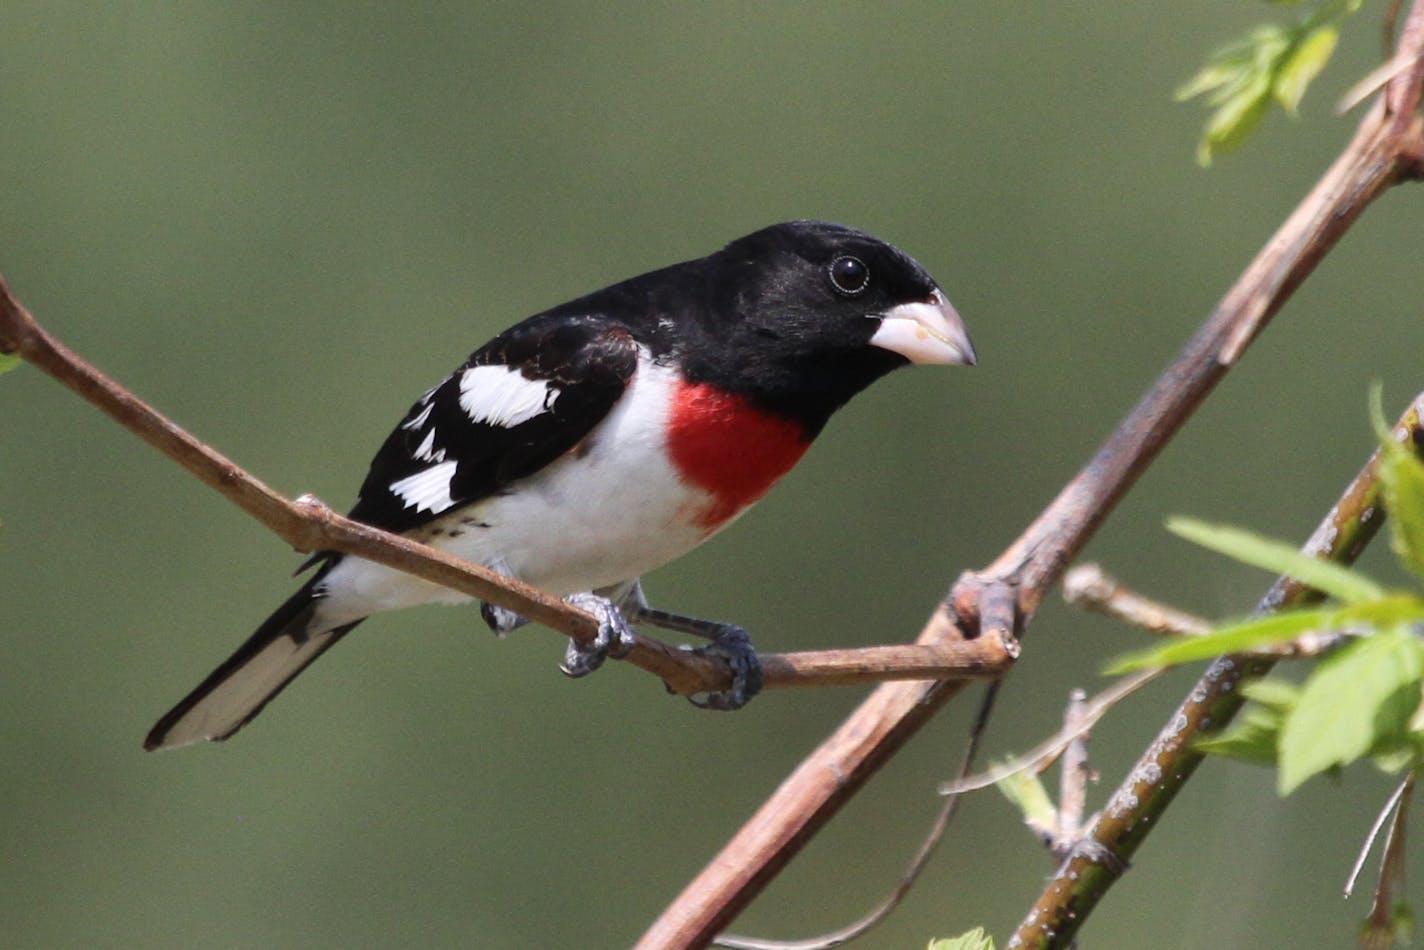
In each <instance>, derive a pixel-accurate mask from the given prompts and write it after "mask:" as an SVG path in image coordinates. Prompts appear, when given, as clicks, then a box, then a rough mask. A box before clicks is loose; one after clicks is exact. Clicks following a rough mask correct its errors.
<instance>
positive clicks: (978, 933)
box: [929, 927, 994, 950]
mask: <svg viewBox="0 0 1424 950" xmlns="http://www.w3.org/2000/svg"><path fill="white" fill-rule="evenodd" d="M929 950H994V939H993V938H992V937H990V936H989V935H988V934H986V933H985V932H984V928H983V927H975V928H974V929H973V930H971V931H969V932H968V933H962V934H960V935H959V936H958V937H945V938H943V939H941V940H931V941H930V945H929Z"/></svg>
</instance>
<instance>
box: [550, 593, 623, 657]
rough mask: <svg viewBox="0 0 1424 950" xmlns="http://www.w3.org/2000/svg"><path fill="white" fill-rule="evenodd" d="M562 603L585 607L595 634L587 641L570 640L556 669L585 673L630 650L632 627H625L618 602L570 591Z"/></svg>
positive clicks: (581, 608)
mask: <svg viewBox="0 0 1424 950" xmlns="http://www.w3.org/2000/svg"><path fill="white" fill-rule="evenodd" d="M564 601H565V603H568V604H570V605H571V606H574V607H577V608H579V609H580V610H587V611H588V612H589V613H591V614H593V615H594V616H595V617H597V618H598V636H597V637H595V638H594V639H593V640H591V641H589V642H588V643H581V642H580V641H578V640H570V641H569V645H568V647H567V648H566V649H565V650H564V662H562V663H560V664H559V669H561V670H563V671H564V675H566V676H574V677H578V676H587V675H588V674H590V673H592V672H593V671H594V670H596V669H598V668H599V667H600V666H602V665H603V661H604V660H606V659H608V658H609V657H610V656H611V657H613V658H614V659H615V660H621V659H622V658H623V657H625V656H627V655H628V651H629V650H631V649H633V642H634V641H633V628H632V627H630V626H628V621H627V620H626V619H624V617H623V612H622V611H620V610H619V609H618V605H617V604H615V603H614V602H613V601H611V600H609V599H608V598H607V597H602V596H599V595H598V594H571V595H569V596H568V597H565V598H564Z"/></svg>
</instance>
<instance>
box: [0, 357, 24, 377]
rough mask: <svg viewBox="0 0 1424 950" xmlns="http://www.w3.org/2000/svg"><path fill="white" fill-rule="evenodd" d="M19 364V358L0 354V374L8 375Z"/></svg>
mask: <svg viewBox="0 0 1424 950" xmlns="http://www.w3.org/2000/svg"><path fill="white" fill-rule="evenodd" d="M20 363H21V360H20V358H19V357H18V356H15V355H14V354H13V353H0V373H8V372H10V370H12V369H14V368H15V367H16V366H19V365H20Z"/></svg>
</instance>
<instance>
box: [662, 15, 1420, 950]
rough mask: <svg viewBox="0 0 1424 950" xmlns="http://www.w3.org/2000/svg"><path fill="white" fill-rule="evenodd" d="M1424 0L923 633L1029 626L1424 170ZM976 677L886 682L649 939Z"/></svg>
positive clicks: (825, 807) (786, 840) (707, 911)
mask: <svg viewBox="0 0 1424 950" xmlns="http://www.w3.org/2000/svg"><path fill="white" fill-rule="evenodd" d="M1421 48H1424V0H1416V3H1415V6H1414V8H1413V10H1412V12H1411V13H1410V15H1409V20H1408V22H1407V24H1406V26H1405V29H1404V31H1403V33H1402V35H1401V40H1400V47H1399V49H1400V51H1401V52H1403V53H1405V54H1406V55H1410V56H1412V57H1413V62H1414V66H1413V67H1412V68H1411V69H1409V70H1407V71H1405V72H1403V73H1400V74H1398V75H1396V76H1395V77H1394V78H1393V79H1391V80H1390V83H1389V86H1388V87H1387V88H1386V90H1385V99H1386V100H1387V102H1388V108H1386V107H1385V105H1384V104H1383V103H1381V104H1378V105H1377V106H1376V107H1375V108H1374V110H1373V111H1372V112H1370V113H1369V115H1368V116H1366V118H1365V120H1364V121H1363V122H1362V124H1361V126H1360V129H1359V131H1358V133H1357V134H1356V136H1355V138H1354V140H1353V141H1352V142H1351V143H1350V144H1349V146H1347V147H1346V149H1345V151H1344V153H1343V154H1342V155H1341V157H1340V158H1339V159H1338V160H1337V162H1336V163H1335V165H1334V166H1332V167H1331V169H1330V170H1329V171H1328V172H1327V173H1326V174H1325V176H1324V177H1323V178H1322V179H1321V180H1320V182H1319V183H1318V184H1317V185H1316V187H1315V188H1314V189H1313V190H1312V191H1311V192H1310V194H1309V195H1307V196H1306V198H1305V199H1304V201H1302V202H1301V204H1300V206H1299V207H1298V208H1297V209H1296V211H1295V212H1294V213H1293V214H1292V215H1291V216H1290V217H1289V218H1288V219H1287V220H1286V222H1285V223H1284V224H1283V225H1282V226H1281V228H1280V229H1279V230H1278V231H1277V232H1276V234H1275V236H1274V237H1272V238H1271V240H1270V241H1269V242H1267V244H1266V246H1265V247H1264V248H1263V249H1262V250H1261V251H1260V253H1259V254H1258V255H1257V257H1256V259H1255V261H1253V262H1252V264H1251V265H1250V267H1248V268H1247V270H1246V271H1245V272H1244V273H1243V274H1242V276H1241V277H1240V279H1239V280H1238V281H1237V282H1236V284H1235V286H1233V287H1232V288H1231V290H1230V291H1228V292H1227V294H1226V296H1225V297H1224V298H1222V300H1221V302H1220V303H1219V304H1218V305H1217V307H1216V309H1215V310H1214V311H1213V312H1212V314H1211V315H1210V316H1209V317H1208V319H1207V320H1206V322H1205V323H1204V324H1203V326H1202V327H1201V328H1200V329H1199V330H1198V331H1197V333H1196V335H1195V336H1193V337H1192V339H1191V340H1190V341H1189V342H1188V343H1187V345H1186V346H1185V348H1184V349H1183V350H1182V352H1181V353H1180V354H1179V355H1178V356H1177V358H1176V359H1175V360H1174V361H1173V362H1172V364H1171V365H1170V366H1169V367H1168V368H1167V369H1166V371H1165V372H1163V374H1162V375H1161V376H1160V377H1159V379H1158V381H1157V383H1156V384H1155V385H1154V386H1153V387H1152V388H1151V389H1150V390H1149V391H1148V393H1147V394H1146V396H1144V397H1143V399H1142V401H1141V402H1140V403H1138V405H1137V407H1136V408H1134V409H1133V410H1132V412H1130V413H1129V414H1128V416H1127V417H1126V418H1125V419H1124V420H1123V421H1122V422H1121V423H1120V424H1119V425H1118V428H1117V429H1116V431H1115V432H1114V433H1113V434H1112V435H1111V436H1110V437H1109V438H1108V440H1107V442H1105V443H1104V444H1103V446H1102V447H1101V448H1100V449H1099V450H1098V452H1097V454H1096V455H1094V456H1093V457H1092V459H1091V460H1090V461H1089V462H1088V464H1087V465H1086V466H1085V467H1084V469H1083V470H1082V472H1080V473H1079V474H1078V475H1077V476H1076V477H1075V478H1074V479H1073V480H1072V481H1071V482H1069V483H1068V485H1067V486H1066V487H1065V488H1064V489H1063V491H1062V492H1061V493H1060V494H1059V496H1058V497H1057V498H1056V499H1055V500H1054V501H1053V502H1052V503H1051V504H1050V505H1049V506H1048V508H1047V509H1045V510H1044V512H1043V514H1041V515H1040V516H1039V518H1038V519H1037V520H1036V521H1035V522H1034V523H1033V524H1032V525H1030V526H1029V528H1028V529H1027V530H1026V531H1025V532H1024V533H1023V535H1022V536H1020V538H1019V539H1018V540H1017V541H1015V542H1014V543H1013V544H1012V545H1010V546H1009V548H1008V549H1007V550H1006V551H1005V552H1004V553H1003V554H1002V555H1001V556H1000V557H999V559H998V560H996V561H995V562H994V563H993V564H992V565H990V566H989V567H988V568H986V569H985V570H984V571H982V572H978V573H974V572H971V573H966V574H965V575H963V576H962V577H961V578H960V579H959V581H958V582H956V584H955V586H954V588H953V590H952V591H951V592H950V597H949V602H948V603H946V604H941V605H940V606H939V608H938V609H937V610H936V611H935V612H934V614H933V615H932V616H931V617H930V619H929V621H928V622H927V624H926V626H925V628H924V630H923V631H922V632H921V634H920V636H919V638H918V640H917V641H916V642H918V643H923V644H931V643H952V642H956V641H963V640H965V639H967V638H970V637H972V636H973V635H974V634H975V633H976V632H979V633H984V632H991V633H993V634H995V635H997V636H1008V635H1011V634H1013V633H1015V632H1022V631H1023V629H1024V627H1025V626H1026V625H1027V623H1028V622H1029V620H1030V619H1031V618H1032V616H1033V614H1034V612H1035V611H1036V609H1037V607H1038V605H1039V603H1040V602H1041V601H1042V599H1043V597H1044V594H1045V593H1046V592H1047V590H1048V589H1049V588H1050V587H1051V586H1052V585H1053V584H1054V583H1055V582H1056V581H1057V580H1058V578H1059V577H1060V576H1061V575H1062V573H1063V571H1064V569H1065V568H1066V567H1067V565H1068V563H1069V562H1070V561H1071V560H1072V559H1073V558H1074V557H1075V556H1076V555H1077V553H1078V552H1079V551H1080V550H1081V549H1082V547H1083V546H1084V545H1085V544H1086V543H1087V542H1088V539H1089V538H1091V537H1092V535H1093V534H1094V533H1095V531H1096V530H1097V528H1098V527H1099V525H1101V524H1102V522H1103V520H1104V519H1106V518H1107V516H1108V514H1109V513H1110V512H1111V511H1112V509H1113V508H1114V506H1115V505H1116V504H1117V502H1118V501H1119V500H1120V499H1121V498H1122V496H1123V495H1124V494H1125V493H1126V492H1127V491H1128V489H1129V488H1131V487H1132V485H1133V483H1134V482H1135V481H1136V480H1137V477H1138V476H1139V475H1140V474H1141V473H1142V472H1143V471H1144V470H1145V469H1146V468H1147V466H1148V465H1149V464H1151V462H1152V460H1153V459H1154V458H1155V457H1156V456H1157V453H1158V452H1160V451H1161V449H1162V447H1163V446H1165V445H1166V444H1167V442H1168V441H1169V440H1170V439H1171V438H1172V436H1173V435H1175V434H1176V432H1177V430H1178V429H1180V428H1181V426H1182V425H1183V424H1184V423H1185V422H1186V420H1187V419H1188V418H1189V417H1190V416H1191V414H1192V412H1193V411H1194V410H1195V409H1196V408H1197V406H1198V405H1200V404H1201V402H1202V401H1203V400H1204V399H1205V398H1206V396H1207V395H1208V394H1209V393H1210V392H1211V390H1212V388H1213V387H1215V385H1216V384H1217V382H1219V381H1220V380H1221V378H1222V376H1224V375H1225V374H1226V372H1227V371H1228V370H1229V369H1230V368H1231V367H1232V366H1233V365H1235V362H1236V360H1237V359H1238V358H1239V357H1240V356H1241V354H1242V352H1243V351H1244V350H1245V349H1246V347H1247V346H1249V345H1250V343H1251V341H1252V340H1254V339H1255V338H1256V336H1257V335H1258V334H1259V333H1260V332H1261V330H1263V329H1264V328H1265V325H1266V323H1267V322H1268V321H1269V320H1270V318H1271V317H1272V316H1274V315H1275V313H1276V312H1277V311H1278V310H1279V309H1280V308H1281V307H1282V306H1283V305H1284V304H1285V302H1286V300H1288V299H1289V298H1290V296H1291V294H1292V293H1293V292H1294V291H1295V289H1296V288H1297V287H1299V286H1300V284H1301V282H1302V281H1304V280H1305V278H1306V276H1308V275H1309V274H1310V273H1311V271H1312V270H1314V268H1315V266H1316V265H1317V264H1318V263H1319V262H1320V260H1321V259H1322V258H1323V257H1324V256H1325V254H1326V253H1327V252H1328V251H1329V250H1330V249H1331V248H1332V247H1334V246H1335V244H1336V242H1337V241H1339V240H1340V238H1341V237H1342V236H1343V235H1344V234H1345V232H1346V231H1347V230H1348V229H1349V227H1350V225H1351V224H1353V223H1354V221H1355V219H1356V218H1358V217H1359V216H1360V214H1361V213H1362V212H1363V211H1364V209H1365V208H1366V207H1367V206H1368V205H1369V204H1370V203H1371V202H1372V201H1374V199H1375V198H1377V197H1379V196H1380V195H1381V194H1383V193H1384V192H1385V191H1386V190H1388V189H1389V188H1390V187H1391V186H1392V185H1395V184H1398V183H1400V182H1402V181H1405V180H1408V179H1410V178H1418V177H1421V176H1424V144H1422V143H1424V139H1421V137H1420V133H1419V118H1418V116H1417V114H1416V109H1417V107H1418V104H1419V90H1420V82H1421V71H1424V69H1421V65H1420V61H1419V59H1420V51H1421ZM964 685H965V684H964V681H962V680H948V681H942V682H938V683H934V684H929V685H924V684H887V685H884V686H881V687H879V688H878V689H876V690H875V692H873V693H872V694H871V695H870V697H869V698H867V699H866V701H865V702H864V703H862V704H861V706H860V707H859V708H858V709H857V710H856V711H855V712H853V713H852V714H851V716H850V718H848V719H847V720H846V721H845V722H844V723H843V724H842V725H841V726H840V727H839V728H838V729H837V730H836V731H835V732H834V733H832V734H831V736H830V737H829V738H827V739H826V740H825V741H824V742H823V743H822V744H821V746H820V747H819V748H817V749H816V750H815V751H813V752H812V753H811V754H810V755H809V756H807V757H806V759H805V760H804V761H803V762H802V763H801V765H800V766H798V767H797V769H796V770H795V771H794V772H792V774H791V775H790V776H789V777H788V778H787V779H786V780H785V781H784V782H783V783H782V785H781V787H780V788H778V789H777V790H776V792H775V793H773V795H772V796H771V797H770V798H769V799H768V800H767V801H766V802H765V803H763V805H762V806H761V808H759V809H758V810H757V812H756V814H755V815H753V816H752V817H751V819H749V820H748V822H747V823H746V824H745V825H744V826H743V827H742V829H741V830H740V831H739V832H737V834H736V835H735V836H734V837H733V838H732V840H731V841H730V842H728V843H727V845H726V846H725V847H724V848H723V849H722V851H721V853H719V854H718V855H717V856H716V857H714V858H713V859H712V861H711V862H710V863H709V864H708V865H707V867H706V868H705V869H704V870H703V871H702V872H701V873H700V874H698V875H697V877H696V878H694V879H693V880H692V882H691V883H689V884H688V885H687V886H686V887H685V888H684V889H683V891H682V893H681V894H680V895H678V897H677V898H675V899H674V900H673V902H672V904H670V905H669V906H668V907H667V909H666V910H664V912H663V914H662V916H660V917H659V918H658V919H657V920H656V921H655V922H654V923H653V924H652V926H651V927H650V928H649V929H648V931H647V932H646V933H645V934H644V935H643V938H642V940H641V941H640V942H639V943H638V945H637V946H638V950H653V948H665V947H701V946H705V945H706V944H707V942H708V941H709V940H711V939H712V937H713V936H714V935H715V934H716V933H717V931H719V930H720V929H722V928H723V927H724V926H726V924H727V923H728V922H730V921H731V920H732V919H733V918H734V917H735V916H736V915H737V914H738V913H739V912H740V911H741V910H742V908H744V907H745V906H746V905H747V904H748V903H750V902H751V900H752V899H753V898H754V897H755V896H756V895H757V894H758V893H760V892H761V890H762V888H764V887H765V886H766V885H767V884H768V883H770V881H771V880H772V879H773V878H774V877H775V876H776V875H777V874H778V873H779V872H780V871H781V869H782V868H783V867H785V866H786V864H787V863H788V862H789V861H790V860H791V859H792V858H793V857H794V856H795V855H796V853H797V852H798V851H799V850H800V849H801V848H802V847H803V846H804V845H805V844H806V842H807V841H809V840H810V838H811V837H812V836H813V835H814V834H815V833H816V831H817V830H819V829H820V827H821V826H822V825H824V824H825V823H826V822H827V821H829V820H830V818H831V817H832V816H833V815H834V814H835V813H836V812H837V811H838V810H839V809H840V807H841V806H842V805H844V804H845V803H846V802H847V801H849V800H850V798H851V796H853V795H854V794H855V793H856V791H858V790H859V789H860V787H861V786H862V785H863V784H864V783H865V781H866V780H867V779H869V778H870V776H871V775H873V774H875V772H876V771H877V770H878V769H879V768H880V766H881V765H883V764H884V763H885V762H886V761H887V760H888V759H889V758H890V757H891V756H893V755H894V754H895V753H896V752H897V751H898V750H899V748H900V747H901V746H902V745H903V744H904V743H905V742H906V741H908V740H909V738H910V737H911V736H913V735H914V734H915V733H916V732H917V731H918V730H919V728H920V727H921V726H922V725H924V724H925V723H926V722H928V721H929V719H930V718H931V717H933V716H934V714H935V713H936V712H938V711H939V709H941V708H942V707H943V706H944V705H945V703H947V702H948V701H949V700H950V699H951V698H952V697H954V696H955V695H956V694H957V693H958V692H959V691H960V690H961V689H962V688H963V687H964Z"/></svg>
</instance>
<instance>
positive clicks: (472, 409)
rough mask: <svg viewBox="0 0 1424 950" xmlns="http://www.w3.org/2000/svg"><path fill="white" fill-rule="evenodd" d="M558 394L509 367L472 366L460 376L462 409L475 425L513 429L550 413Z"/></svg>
mask: <svg viewBox="0 0 1424 950" xmlns="http://www.w3.org/2000/svg"><path fill="white" fill-rule="evenodd" d="M556 392H557V390H554V389H552V388H550V386H549V384H548V383H547V382H545V381H543V380H539V379H527V378H525V376H524V375H523V374H522V373H520V372H519V370H517V369H511V368H510V367H508V366H472V367H470V368H469V369H467V370H465V372H464V375H462V376H461V377H460V408H461V409H464V410H465V413H466V414H467V415H469V417H470V419H471V420H472V421H474V422H487V423H489V424H490V425H495V426H504V427H505V428H509V427H512V426H517V425H519V424H520V423H521V422H528V421H529V420H530V419H533V418H534V417H535V416H537V415H539V413H541V412H544V411H545V410H547V409H548V408H549V402H550V401H551V399H552V397H553V396H554V395H555V394H556Z"/></svg>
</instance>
